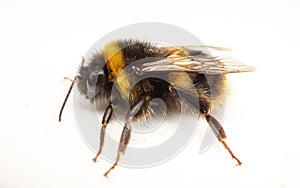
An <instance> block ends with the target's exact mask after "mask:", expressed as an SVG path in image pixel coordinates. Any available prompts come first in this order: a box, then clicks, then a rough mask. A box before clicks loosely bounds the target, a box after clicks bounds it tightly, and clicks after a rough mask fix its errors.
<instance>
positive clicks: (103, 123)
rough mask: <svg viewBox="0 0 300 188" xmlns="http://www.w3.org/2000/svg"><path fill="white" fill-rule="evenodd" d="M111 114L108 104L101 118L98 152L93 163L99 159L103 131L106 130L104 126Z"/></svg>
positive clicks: (110, 107)
mask: <svg viewBox="0 0 300 188" xmlns="http://www.w3.org/2000/svg"><path fill="white" fill-rule="evenodd" d="M112 112H113V108H112V105H111V104H109V105H108V107H107V108H106V110H105V112H104V115H103V118H102V127H101V131H100V144H99V150H98V152H97V154H96V156H95V157H94V159H93V161H94V162H96V161H97V158H98V157H99V155H100V154H101V152H102V148H103V145H104V136H105V129H106V126H107V124H108V122H109V120H110V118H111V115H112Z"/></svg>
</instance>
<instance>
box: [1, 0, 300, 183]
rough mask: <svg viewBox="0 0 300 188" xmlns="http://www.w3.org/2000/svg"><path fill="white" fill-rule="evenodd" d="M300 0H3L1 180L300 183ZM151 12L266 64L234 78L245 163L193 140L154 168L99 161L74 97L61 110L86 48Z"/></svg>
mask: <svg viewBox="0 0 300 188" xmlns="http://www.w3.org/2000/svg"><path fill="white" fill-rule="evenodd" d="M299 8H300V6H299V3H298V2H297V1H296V0H295V1H288V0H286V1H282V0H281V1H271V0H270V1H258V0H257V1H243V2H242V1H234V0H230V1H217V0H213V1H187V0H185V1H177V2H176V1H145V2H142V1H126V2H125V1H123V2H116V1H106V2H100V1H91V0H85V1H33V0H32V1H30V0H29V1H17V0H16V1H7V2H4V1H1V2H0V23H1V29H0V53H1V60H0V62H1V69H0V72H1V74H0V76H1V77H0V78H1V86H2V87H1V98H0V100H1V101H0V102H1V103H0V104H1V105H0V106H1V118H0V126H1V130H0V187H1V188H2V187H3V188H11V187H24V188H26V187H30V188H35V187H56V188H57V187H70V186H72V187H121V186H122V187H129V186H132V187H166V186H168V187H183V186H185V187H200V186H202V187H272V188H275V187H278V188H285V187H299V185H300V183H299V181H298V177H299V167H300V162H299V159H300V151H299V149H298V148H299V146H298V143H299V140H298V135H299V118H298V117H299V114H298V112H299V110H298V107H299V105H300V102H299V101H300V100H299V94H300V93H299V89H298V88H299V85H298V80H299V73H298V72H299V70H298V69H299V66H298V65H299V55H298V53H299V52H298V51H299V50H300V48H299V42H300V36H299V33H300V25H299V18H300V13H299ZM145 21H158V22H166V23H170V24H174V25H177V26H179V27H182V28H185V29H186V30H188V31H190V32H191V33H193V34H194V35H196V36H198V37H199V39H200V40H202V41H203V42H204V43H205V44H207V45H216V46H224V47H230V48H232V49H233V52H232V53H231V55H232V56H234V57H235V58H237V59H239V60H240V61H242V62H243V63H246V64H250V65H253V66H255V67H257V71H256V72H253V73H245V74H234V75H231V76H230V80H231V82H232V95H231V97H230V99H229V101H230V103H229V105H228V107H227V111H226V119H225V121H224V122H223V124H224V127H225V129H226V131H227V135H228V137H229V138H228V143H229V144H230V146H231V148H232V150H234V152H235V153H236V154H237V155H238V156H239V158H240V159H241V160H242V161H243V162H244V165H242V166H241V167H236V166H234V164H235V162H234V161H233V160H232V159H231V158H230V157H229V156H228V153H227V152H226V151H225V150H224V148H223V147H222V145H220V144H219V143H217V142H216V143H215V144H214V145H213V147H212V148H210V149H209V150H208V151H207V152H205V153H204V154H199V152H198V151H199V143H200V142H201V134H202V133H203V132H205V130H206V125H203V126H199V130H198V132H197V133H196V135H195V138H194V139H193V140H192V142H191V143H190V144H189V146H188V147H187V148H186V149H185V150H184V151H183V152H181V153H180V154H179V155H177V156H176V157H175V158H173V159H172V160H170V161H168V162H166V163H164V164H162V165H160V166H156V167H153V168H148V169H128V168H121V167H118V168H116V169H115V170H114V171H113V172H112V173H111V174H110V179H106V178H104V177H103V176H102V174H103V172H105V170H107V168H108V167H109V166H110V165H111V164H109V163H107V162H105V161H103V160H100V162H99V163H97V164H94V163H93V162H92V160H91V159H92V158H93V157H94V153H93V152H92V151H90V150H89V148H88V147H87V145H86V144H85V143H84V142H83V140H82V138H81V136H80V134H79V133H78V130H77V128H76V122H75V118H74V114H73V113H72V108H73V106H72V100H69V102H68V104H67V106H66V108H65V113H64V116H63V122H62V123H58V112H59V109H60V106H61V103H62V101H63V98H64V96H65V94H66V92H67V89H68V87H69V82H66V81H63V77H64V76H68V77H73V76H74V75H75V74H76V71H77V67H78V65H79V63H80V61H81V55H84V54H85V53H86V52H87V50H88V49H89V48H90V46H92V45H93V44H94V43H95V42H96V41H97V40H98V39H99V38H101V37H102V36H103V35H105V34H107V33H108V32H110V31H112V30H114V29H117V28H119V27H121V26H124V25H128V24H133V23H137V22H145Z"/></svg>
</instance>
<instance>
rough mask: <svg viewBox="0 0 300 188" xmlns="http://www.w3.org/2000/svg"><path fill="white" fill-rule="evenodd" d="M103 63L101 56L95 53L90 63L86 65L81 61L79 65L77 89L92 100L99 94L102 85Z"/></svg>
mask: <svg viewBox="0 0 300 188" xmlns="http://www.w3.org/2000/svg"><path fill="white" fill-rule="evenodd" d="M103 64H104V59H103V57H102V56H101V55H98V54H96V55H95V56H93V57H92V58H91V62H90V63H88V64H87V65H84V63H82V64H81V66H80V67H79V75H78V77H79V79H78V83H77V87H78V90H79V92H80V93H81V94H82V95H84V96H86V98H88V99H91V100H92V101H93V100H95V99H96V98H97V97H98V96H99V95H100V94H101V90H102V88H103V85H104V72H103V68H102V66H103Z"/></svg>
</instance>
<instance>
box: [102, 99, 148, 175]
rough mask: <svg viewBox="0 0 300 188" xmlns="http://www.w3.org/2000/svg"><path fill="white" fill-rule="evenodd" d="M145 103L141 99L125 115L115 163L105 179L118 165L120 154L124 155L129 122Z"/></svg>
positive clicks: (129, 128) (128, 133) (129, 133)
mask: <svg viewBox="0 0 300 188" xmlns="http://www.w3.org/2000/svg"><path fill="white" fill-rule="evenodd" d="M145 101H146V100H145V98H143V99H142V100H140V101H139V102H138V103H137V104H136V105H134V106H133V107H132V109H131V110H130V111H129V112H128V113H127V115H126V120H125V125H124V128H123V132H122V135H121V138H120V143H119V148H118V154H117V157H116V161H115V163H114V164H113V165H112V167H110V169H109V170H108V171H107V172H105V174H104V176H106V177H107V175H108V174H109V172H110V171H111V170H113V169H114V168H115V166H117V165H118V162H119V160H120V155H121V154H123V155H124V153H125V150H126V147H127V145H128V143H129V139H130V135H131V125H130V122H131V121H132V120H133V119H134V118H135V116H136V115H137V113H138V112H139V111H140V110H141V108H142V107H143V105H144V103H145Z"/></svg>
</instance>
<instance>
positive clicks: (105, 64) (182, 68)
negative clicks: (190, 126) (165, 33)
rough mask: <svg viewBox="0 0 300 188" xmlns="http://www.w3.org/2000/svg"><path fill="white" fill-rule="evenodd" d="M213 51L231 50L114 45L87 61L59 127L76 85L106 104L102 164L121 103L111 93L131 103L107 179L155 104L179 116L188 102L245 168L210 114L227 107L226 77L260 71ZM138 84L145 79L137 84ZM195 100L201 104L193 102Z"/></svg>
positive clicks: (125, 42) (124, 42)
mask: <svg viewBox="0 0 300 188" xmlns="http://www.w3.org/2000/svg"><path fill="white" fill-rule="evenodd" d="M211 50H213V51H225V50H228V49H226V48H221V47H213V46H168V45H160V44H157V43H153V42H145V41H139V40H133V39H129V40H117V41H113V42H111V43H108V44H107V45H105V46H104V47H103V49H102V50H101V51H97V52H95V53H94V54H93V55H92V56H91V57H90V59H89V60H88V61H89V63H86V61H85V60H84V59H83V61H82V63H81V65H80V67H79V71H78V75H77V76H76V77H75V78H74V79H73V80H72V84H71V87H70V89H69V91H68V93H67V96H66V98H65V100H64V103H63V105H62V107H61V111H60V114H59V121H61V115H62V111H63V108H64V106H65V104H66V101H67V99H68V96H69V94H70V93H71V90H72V88H73V85H74V84H75V83H76V84H77V87H78V90H79V92H80V93H81V94H82V95H83V96H85V97H86V98H87V99H89V100H90V101H91V102H96V101H101V102H102V104H106V109H105V112H104V115H103V119H102V127H101V132H100V144H99V150H98V152H97V154H96V156H95V158H94V159H93V160H94V162H96V160H97V158H98V156H99V155H100V154H101V152H102V148H103V145H104V136H105V129H106V127H107V126H108V125H109V121H110V119H111V117H112V114H113V111H114V105H113V104H114V103H113V100H115V99H114V98H113V97H111V92H112V88H113V86H115V87H116V89H117V93H118V95H119V96H120V97H119V99H120V100H121V101H127V102H128V103H129V105H130V108H129V109H128V111H127V112H126V115H125V122H124V128H123V131H122V134H121V138H120V142H119V148H118V153H117V156H116V160H115V163H114V164H113V165H112V166H111V168H110V169H109V170H108V171H107V172H106V173H105V174H104V176H107V175H108V174H109V172H110V171H111V170H112V169H114V168H115V166H116V165H117V164H118V161H119V159H120V155H121V154H124V153H125V150H126V147H127V145H128V143H129V140H130V135H131V124H132V122H134V121H146V120H147V118H148V117H149V116H150V114H151V108H150V106H149V104H150V101H151V100H152V99H154V98H160V99H162V100H163V101H164V102H165V104H166V106H167V109H168V112H173V111H178V110H179V109H180V108H181V105H182V101H184V102H183V103H184V104H185V105H187V106H189V108H190V109H192V110H193V111H194V112H196V113H198V115H199V116H200V117H203V118H204V119H205V120H206V121H207V123H208V125H209V126H210V127H211V129H212V130H213V132H214V134H215V136H216V137H217V139H218V140H219V141H220V142H221V143H222V144H223V145H224V147H225V149H226V150H228V152H229V153H230V155H231V157H232V158H233V159H235V160H236V161H237V164H238V165H241V164H242V162H241V161H240V160H239V159H238V158H237V157H236V156H235V155H234V154H233V152H232V151H231V149H230V148H229V147H228V145H227V144H226V142H225V141H224V139H225V138H226V134H225V131H224V129H223V127H222V126H221V124H220V123H219V122H218V121H217V119H216V118H214V117H213V116H212V115H211V113H210V112H211V110H212V109H215V108H218V107H220V106H222V104H223V102H224V100H225V90H226V88H227V82H226V74H228V73H240V72H249V71H254V70H255V68H254V67H251V66H248V65H244V64H241V63H239V62H237V61H236V60H233V59H231V58H229V57H224V56H216V55H213V54H211V53H210V51H211ZM137 78H142V79H139V81H138V82H137V81H136V79H137ZM192 90H195V91H196V93H195V92H192ZM178 91H181V93H183V96H184V99H182V98H180V97H179V95H178ZM195 100H196V101H198V102H199V104H195V103H194V102H192V101H195Z"/></svg>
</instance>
